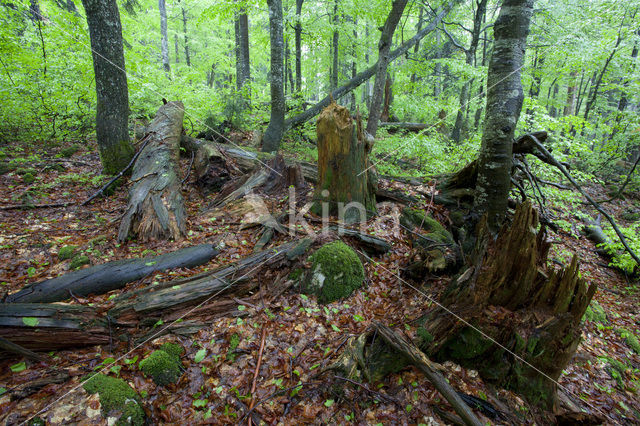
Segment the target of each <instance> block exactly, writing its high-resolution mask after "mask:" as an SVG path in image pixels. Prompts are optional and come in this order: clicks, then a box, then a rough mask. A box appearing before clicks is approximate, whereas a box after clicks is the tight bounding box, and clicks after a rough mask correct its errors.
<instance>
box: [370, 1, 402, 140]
mask: <svg viewBox="0 0 640 426" xmlns="http://www.w3.org/2000/svg"><path fill="white" fill-rule="evenodd" d="M406 5H407V0H393V3H392V4H391V11H390V12H389V16H387V20H386V21H385V23H384V27H383V28H382V34H380V41H379V42H378V62H377V69H376V79H375V82H374V83H373V96H372V97H371V107H370V108H369V120H368V121H367V133H368V134H369V135H371V136H372V137H374V138H375V137H376V133H377V131H378V123H379V121H380V114H381V112H382V97H383V95H384V85H385V83H386V80H387V66H388V65H389V63H390V62H391V61H392V59H391V55H390V51H391V42H392V40H393V33H394V32H395V31H396V27H397V26H398V22H400V18H401V17H402V13H403V12H404V8H405V6H406Z"/></svg>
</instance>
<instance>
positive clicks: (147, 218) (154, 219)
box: [118, 101, 185, 241]
mask: <svg viewBox="0 0 640 426" xmlns="http://www.w3.org/2000/svg"><path fill="white" fill-rule="evenodd" d="M183 118H184V107H183V106H182V102H179V101H176V102H169V103H167V104H165V105H163V106H161V107H160V109H159V110H158V113H157V114H156V117H155V119H154V120H153V122H152V123H151V124H150V125H149V127H148V132H149V133H150V134H151V139H150V140H149V142H148V143H147V146H146V147H145V148H144V150H143V151H142V153H141V154H140V157H139V158H138V160H137V161H136V163H135V165H134V167H133V175H132V176H131V181H132V182H133V185H132V186H131V189H130V190H129V204H128V205H127V210H126V212H125V214H124V217H123V218H122V222H121V223H120V230H119V231H118V240H119V241H124V240H126V239H127V237H129V236H130V235H131V236H138V237H139V238H140V239H142V240H143V241H146V240H149V239H168V238H173V239H179V238H181V237H182V236H183V235H184V234H185V211H184V200H183V198H182V195H181V194H180V179H179V178H178V176H179V175H180V170H179V168H178V160H179V156H180V135H181V133H182V120H183Z"/></svg>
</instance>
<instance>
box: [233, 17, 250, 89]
mask: <svg viewBox="0 0 640 426" xmlns="http://www.w3.org/2000/svg"><path fill="white" fill-rule="evenodd" d="M235 31H236V83H237V87H238V90H240V89H242V87H243V86H244V84H245V83H246V82H248V81H249V80H250V79H251V67H250V59H249V18H248V16H247V10H246V9H245V8H244V7H243V8H242V9H240V11H239V12H238V15H237V16H236V21H235Z"/></svg>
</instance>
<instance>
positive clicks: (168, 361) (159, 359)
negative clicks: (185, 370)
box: [140, 350, 182, 386]
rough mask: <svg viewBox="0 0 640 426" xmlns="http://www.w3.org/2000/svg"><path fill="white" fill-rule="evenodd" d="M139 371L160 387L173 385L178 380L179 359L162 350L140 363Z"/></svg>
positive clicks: (179, 373) (154, 352) (179, 372)
mask: <svg viewBox="0 0 640 426" xmlns="http://www.w3.org/2000/svg"><path fill="white" fill-rule="evenodd" d="M140 370H142V372H143V373H144V374H146V375H147V376H151V377H152V378H153V381H154V382H155V383H156V384H157V385H160V386H167V385H168V384H169V383H175V382H177V381H178V378H180V375H181V374H182V372H181V371H180V359H179V358H178V359H177V360H176V358H175V356H172V355H169V354H168V353H167V352H165V351H164V350H157V351H153V352H152V353H151V355H149V356H148V357H147V358H145V359H143V360H142V361H140Z"/></svg>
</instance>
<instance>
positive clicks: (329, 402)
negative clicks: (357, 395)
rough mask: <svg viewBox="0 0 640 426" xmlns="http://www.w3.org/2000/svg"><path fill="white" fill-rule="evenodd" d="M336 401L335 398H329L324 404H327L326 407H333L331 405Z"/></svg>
mask: <svg viewBox="0 0 640 426" xmlns="http://www.w3.org/2000/svg"><path fill="white" fill-rule="evenodd" d="M334 402H335V401H334V400H333V399H327V400H326V401H325V402H324V406H325V407H327V408H329V407H331V406H332V405H333V403H334Z"/></svg>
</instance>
